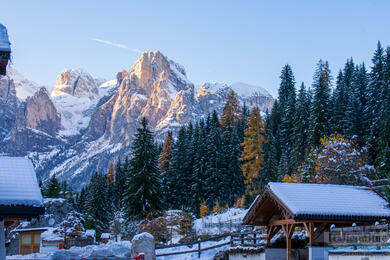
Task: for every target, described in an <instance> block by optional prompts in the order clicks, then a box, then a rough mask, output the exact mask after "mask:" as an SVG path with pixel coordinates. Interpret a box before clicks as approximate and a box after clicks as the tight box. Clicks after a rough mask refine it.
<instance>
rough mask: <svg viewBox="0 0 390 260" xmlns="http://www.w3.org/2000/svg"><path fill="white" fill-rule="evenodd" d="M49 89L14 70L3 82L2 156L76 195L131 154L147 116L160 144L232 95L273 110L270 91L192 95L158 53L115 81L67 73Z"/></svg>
mask: <svg viewBox="0 0 390 260" xmlns="http://www.w3.org/2000/svg"><path fill="white" fill-rule="evenodd" d="M47 89H48V88H45V87H39V86H38V85H37V84H35V83H33V82H31V81H29V80H27V79H25V78H24V77H22V76H21V75H20V74H18V73H17V72H16V71H15V70H13V69H12V68H10V69H9V70H8V73H7V75H6V76H3V77H1V78H0V147H2V149H1V150H0V153H1V154H7V155H15V156H16V155H17V156H28V157H30V158H31V159H32V160H33V163H34V166H35V168H36V171H37V173H38V175H39V177H40V178H41V179H43V180H44V181H45V180H47V179H48V178H49V176H50V175H51V174H56V175H57V176H58V177H60V178H61V179H64V180H67V181H68V182H69V183H70V184H71V185H72V186H73V187H74V188H76V189H79V188H80V187H81V186H82V185H84V184H85V183H86V182H88V180H89V178H90V176H91V175H92V174H93V173H94V172H95V171H105V170H106V169H107V167H108V165H109V162H110V161H116V160H117V159H118V158H122V159H123V158H124V157H125V156H126V155H127V154H128V152H129V149H130V145H131V141H132V139H133V136H134V133H135V131H136V128H137V127H138V124H139V122H140V119H141V118H142V117H147V119H148V120H149V126H150V127H151V129H152V130H153V131H154V132H155V136H156V138H157V139H158V140H162V139H163V138H164V137H165V134H166V132H167V131H168V130H173V131H176V130H177V129H178V128H179V127H180V126H181V125H183V124H186V123H188V122H190V121H192V120H197V119H199V118H201V117H204V116H206V115H207V114H208V113H211V112H212V111H213V110H216V111H218V112H220V111H221V110H222V107H223V104H224V98H225V96H226V94H227V93H228V92H229V91H230V90H231V89H233V90H235V91H236V92H237V93H238V94H239V98H240V101H241V102H242V103H244V102H245V104H246V105H247V106H250V107H252V106H258V107H259V108H260V109H261V110H262V111H265V110H266V109H269V108H270V107H271V106H272V104H273V98H272V96H271V95H270V94H269V93H268V92H267V91H266V90H264V89H262V88H260V87H256V86H251V85H247V84H244V83H235V84H232V85H230V86H229V85H226V84H222V83H204V84H202V85H201V86H200V87H199V88H198V89H197V90H195V86H194V84H193V83H191V82H190V81H189V80H188V78H187V75H186V71H185V69H184V68H183V67H182V66H181V65H179V64H178V63H176V62H174V61H172V60H169V59H168V58H167V57H166V56H164V55H163V54H162V53H161V52H159V51H155V52H145V53H143V54H142V55H141V57H140V58H139V59H138V60H137V61H136V63H135V64H134V65H133V66H132V67H131V69H130V70H129V71H125V70H124V71H121V72H118V73H117V74H116V79H114V80H111V81H103V80H101V79H96V78H94V77H92V76H91V75H90V74H89V73H87V72H86V71H84V70H82V69H72V70H64V71H62V72H61V73H60V74H59V75H58V77H57V80H56V85H55V86H54V87H53V88H52V89H53V91H52V92H51V93H49V92H48V90H47Z"/></svg>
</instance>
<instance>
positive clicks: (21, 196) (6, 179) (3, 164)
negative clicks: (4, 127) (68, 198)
mask: <svg viewBox="0 0 390 260" xmlns="http://www.w3.org/2000/svg"><path fill="white" fill-rule="evenodd" d="M44 213H45V208H44V207H43V199H42V195H41V191H40V189H39V186H38V182H37V178H36V174H35V171H34V168H33V165H32V163H31V161H30V160H29V159H28V158H24V157H5V156H0V260H5V234H4V226H10V225H12V224H13V223H14V222H15V221H18V220H25V219H27V220H30V219H31V218H37V217H39V215H42V214H44Z"/></svg>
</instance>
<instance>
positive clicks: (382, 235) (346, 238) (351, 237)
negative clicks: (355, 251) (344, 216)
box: [329, 232, 390, 246]
mask: <svg viewBox="0 0 390 260" xmlns="http://www.w3.org/2000/svg"><path fill="white" fill-rule="evenodd" d="M389 238H390V236H389V233H388V232H330V234H329V245H332V246H345V245H354V244H355V245H369V246H381V245H385V244H386V243H387V241H388V240H389Z"/></svg>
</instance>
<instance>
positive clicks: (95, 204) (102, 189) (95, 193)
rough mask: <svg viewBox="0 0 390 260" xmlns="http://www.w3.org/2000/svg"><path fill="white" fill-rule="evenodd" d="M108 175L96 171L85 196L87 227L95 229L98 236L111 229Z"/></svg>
mask: <svg viewBox="0 0 390 260" xmlns="http://www.w3.org/2000/svg"><path fill="white" fill-rule="evenodd" d="M106 181H107V176H106V175H105V174H99V173H95V174H94V175H93V176H92V178H91V181H90V183H89V185H88V189H87V194H86V198H85V212H86V214H85V227H86V228H89V229H95V230H96V233H97V237H100V234H101V233H103V232H107V231H108V229H109V214H108V213H109V211H108V210H107V209H108V207H109V206H110V205H109V204H108V200H107V187H106Z"/></svg>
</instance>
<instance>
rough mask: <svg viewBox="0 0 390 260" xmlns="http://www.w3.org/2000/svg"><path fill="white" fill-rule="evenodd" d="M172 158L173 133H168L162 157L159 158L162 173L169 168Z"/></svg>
mask: <svg viewBox="0 0 390 260" xmlns="http://www.w3.org/2000/svg"><path fill="white" fill-rule="evenodd" d="M171 158H172V134H171V133H168V135H167V137H166V138H165V141H164V145H163V148H162V152H161V154H160V157H159V158H158V168H159V169H160V172H161V173H164V172H166V171H167V170H168V167H169V163H170V161H171Z"/></svg>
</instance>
